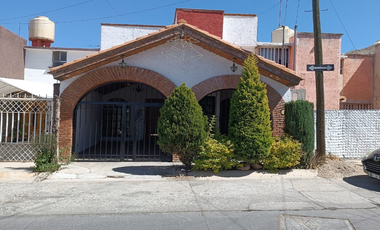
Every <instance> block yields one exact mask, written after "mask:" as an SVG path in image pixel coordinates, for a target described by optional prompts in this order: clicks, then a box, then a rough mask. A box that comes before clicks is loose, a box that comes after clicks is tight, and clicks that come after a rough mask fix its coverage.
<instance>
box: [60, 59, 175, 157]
mask: <svg viewBox="0 0 380 230" xmlns="http://www.w3.org/2000/svg"><path fill="white" fill-rule="evenodd" d="M118 81H133V82H138V83H143V84H146V85H149V86H151V87H153V88H154V89H156V90H158V91H159V92H161V93H162V94H163V95H164V96H165V97H168V96H169V95H170V94H171V92H172V91H173V90H174V88H175V87H176V86H175V84H174V83H173V82H172V81H170V80H169V79H167V78H165V77H164V76H162V75H161V74H159V73H156V72H154V71H152V70H148V69H143V68H139V67H132V66H127V67H125V68H123V69H122V68H120V67H118V66H114V67H105V68H101V69H97V70H94V71H91V72H89V73H86V74H84V75H83V76H81V77H79V78H78V79H76V80H75V81H74V82H73V83H71V84H70V85H69V86H68V87H67V88H66V89H65V90H64V91H63V92H62V93H61V95H60V97H61V108H60V113H61V114H60V115H61V116H60V118H61V121H60V127H59V130H60V131H59V146H60V148H66V147H68V151H67V154H70V153H71V147H70V146H71V145H72V138H73V136H72V135H73V117H74V109H75V106H76V105H77V104H78V102H79V101H80V100H81V99H82V97H83V96H85V95H86V94H87V93H88V92H90V91H91V90H93V89H95V88H97V87H99V86H101V85H104V84H107V83H112V82H118Z"/></svg>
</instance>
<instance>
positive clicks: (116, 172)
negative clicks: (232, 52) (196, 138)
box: [0, 162, 317, 182]
mask: <svg viewBox="0 0 380 230" xmlns="http://www.w3.org/2000/svg"><path fill="white" fill-rule="evenodd" d="M33 165H34V164H33V162H26V163H21V162H20V163H18V162H0V182H1V181H7V182H11V181H15V182H17V181H22V180H26V181H35V180H36V181H42V180H54V181H56V180H76V181H78V180H115V179H118V180H120V179H123V180H129V181H131V180H135V181H138V180H172V179H180V178H183V177H185V171H184V167H183V165H182V164H181V163H178V162H72V163H70V164H68V165H63V166H62V167H61V168H60V170H59V171H57V172H54V173H39V174H38V173H33V172H32V169H31V167H32V166H33ZM316 176H317V172H316V170H302V169H293V170H280V171H279V172H278V173H268V172H266V171H252V170H249V171H238V170H227V171H222V172H220V173H214V172H212V171H192V172H189V173H188V175H187V176H186V178H190V179H200V180H236V179H266V178H314V177H316Z"/></svg>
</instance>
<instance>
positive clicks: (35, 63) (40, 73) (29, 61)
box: [24, 48, 96, 84]
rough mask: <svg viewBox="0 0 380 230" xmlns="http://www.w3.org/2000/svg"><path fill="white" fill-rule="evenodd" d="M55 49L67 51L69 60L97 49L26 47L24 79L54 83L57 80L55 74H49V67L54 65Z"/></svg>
mask: <svg viewBox="0 0 380 230" xmlns="http://www.w3.org/2000/svg"><path fill="white" fill-rule="evenodd" d="M53 51H64V52H67V62H72V61H74V60H75V59H78V58H82V57H85V56H87V55H89V54H92V53H95V52H96V51H95V50H94V51H87V50H86V51H84V50H64V49H62V50H57V49H46V48H41V49H36V48H30V49H28V48H26V49H25V70H24V80H26V81H36V82H43V83H47V84H54V83H56V82H57V80H54V78H53V75H51V74H48V72H49V71H50V70H49V67H52V66H53Z"/></svg>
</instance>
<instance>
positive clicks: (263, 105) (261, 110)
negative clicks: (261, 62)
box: [228, 55, 273, 163]
mask: <svg viewBox="0 0 380 230" xmlns="http://www.w3.org/2000/svg"><path fill="white" fill-rule="evenodd" d="M256 63H257V59H256V57H255V56H254V55H250V56H249V57H248V58H247V59H246V60H245V61H244V70H243V71H242V77H241V78H240V79H241V80H240V83H239V84H238V87H237V89H236V91H235V93H234V94H233V95H232V98H231V107H230V116H229V117H230V120H229V124H228V136H229V138H230V139H231V141H232V143H233V144H234V146H235V156H236V158H237V160H240V161H244V162H247V163H258V162H260V161H261V160H262V159H265V158H266V156H267V155H268V154H269V150H270V146H271V145H272V142H273V138H272V131H271V126H270V112H269V105H268V97H267V91H266V89H265V84H264V83H263V82H261V81H260V75H259V72H258V68H257V66H256Z"/></svg>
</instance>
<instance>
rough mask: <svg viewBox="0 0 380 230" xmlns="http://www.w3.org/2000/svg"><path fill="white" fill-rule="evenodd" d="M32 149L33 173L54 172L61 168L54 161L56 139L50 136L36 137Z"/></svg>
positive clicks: (55, 160)
mask: <svg viewBox="0 0 380 230" xmlns="http://www.w3.org/2000/svg"><path fill="white" fill-rule="evenodd" d="M33 147H34V149H35V151H36V159H35V160H34V165H35V167H34V168H33V170H34V171H35V172H54V171H57V170H58V169H59V168H60V167H61V165H60V164H58V162H57V159H56V149H57V142H56V138H55V137H54V136H53V135H52V134H48V135H41V136H38V137H37V138H36V139H35V140H34V142H33Z"/></svg>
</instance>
